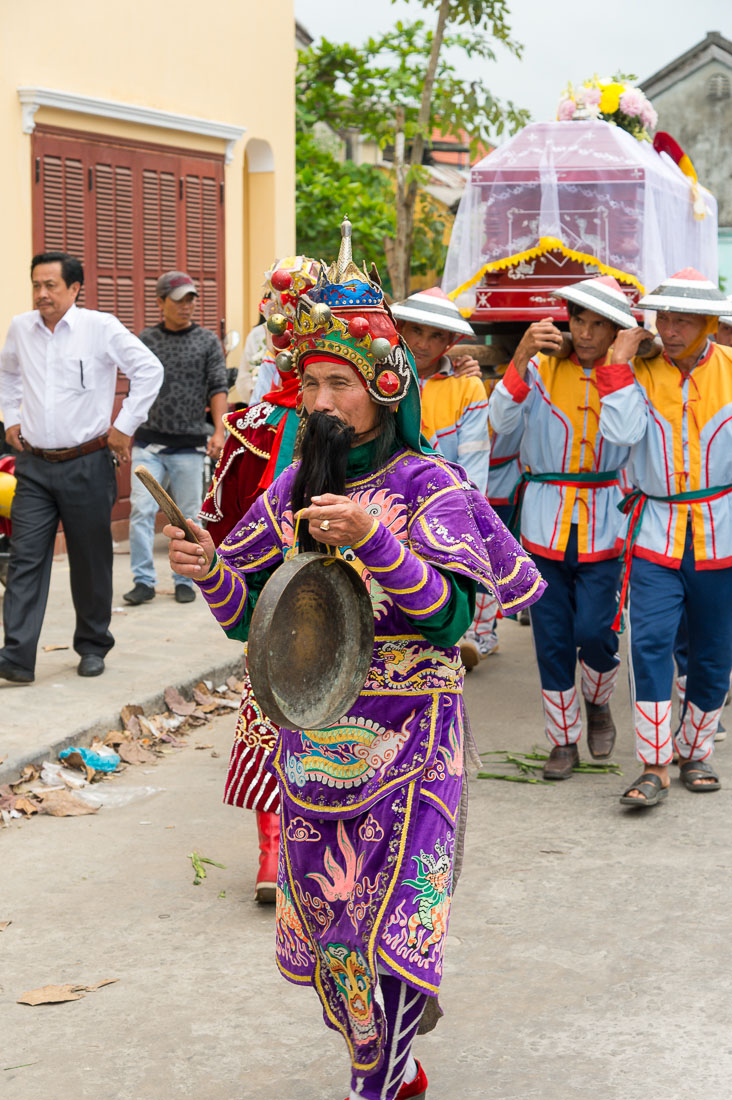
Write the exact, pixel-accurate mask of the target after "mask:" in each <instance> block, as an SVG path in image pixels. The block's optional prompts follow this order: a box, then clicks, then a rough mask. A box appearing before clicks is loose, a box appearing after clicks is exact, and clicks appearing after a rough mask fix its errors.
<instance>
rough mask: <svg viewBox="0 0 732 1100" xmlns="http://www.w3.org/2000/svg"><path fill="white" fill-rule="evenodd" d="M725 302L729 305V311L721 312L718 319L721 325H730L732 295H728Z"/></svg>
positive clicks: (731, 319)
mask: <svg viewBox="0 0 732 1100" xmlns="http://www.w3.org/2000/svg"><path fill="white" fill-rule="evenodd" d="M727 304H728V306H729V313H721V314H720V316H719V319H720V321H721V322H722V324H723V325H732V295H728V297H727Z"/></svg>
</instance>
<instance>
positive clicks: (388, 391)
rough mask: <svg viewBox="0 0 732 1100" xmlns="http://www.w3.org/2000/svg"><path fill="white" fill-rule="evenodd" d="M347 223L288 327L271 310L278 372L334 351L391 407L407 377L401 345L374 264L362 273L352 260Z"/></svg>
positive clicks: (376, 397) (403, 390)
mask: <svg viewBox="0 0 732 1100" xmlns="http://www.w3.org/2000/svg"><path fill="white" fill-rule="evenodd" d="M351 233H352V226H351V223H350V221H349V220H348V218H344V219H343V222H342V224H341V246H340V251H339V253H338V259H337V260H336V261H335V263H333V264H331V266H330V267H329V268H327V269H326V265H325V263H323V262H321V264H320V265H319V267H320V270H319V274H318V278H317V281H316V283H315V285H314V286H312V287H311V288H309V289H306V290H305V291H304V292H303V293H301V294H300V295H299V296H298V298H297V302H296V303H295V316H294V320H293V322H292V326H291V332H290V331H288V330H289V328H290V326H289V325H288V323H287V318H285V317H284V316H283V315H280V314H275V315H273V316H272V317H270V318H269V320H268V321H267V325H268V327H269V329H270V331H271V332H273V333H275V336H276V337H277V338H278V340H279V343H278V346H281V347H282V350H281V351H280V354H279V355H278V356H277V359H276V364H277V369H278V370H279V371H280V373H286V372H287V371H290V370H297V371H298V373H299V374H300V375H302V371H303V369H304V366H305V363H306V360H307V359H308V358H309V357H311V356H314V355H318V354H319V353H320V354H321V355H323V354H325V355H335V356H337V357H338V358H340V359H344V360H346V362H348V363H349V364H350V365H351V366H352V367H353V368H354V369H355V370H356V371H357V372H358V374H359V375H360V376H361V378H362V379H363V382H364V385H365V386H366V389H367V390H368V392H369V394H370V396H371V397H372V398H373V400H374V401H376V402H378V403H379V404H381V405H395V404H397V403H398V402H400V401H401V400H402V398H403V397H404V395H405V394H406V392H407V390H408V388H409V383H410V381H411V370H410V366H409V360H408V357H407V349H406V346H405V345H404V343H403V341H402V339H401V337H400V336H399V333H398V332H397V330H396V327H395V325H394V319H393V317H392V315H391V312H390V310H389V307H388V306H387V305H386V303H385V302H384V293H383V291H382V289H381V285H380V283H379V277H378V272H377V271H376V268H375V267H373V265H372V268H371V274H370V275H368V274H367V273H366V271H365V270H363V271H361V270H360V268H359V267H357V265H356V264H355V263H354V260H353V250H352V238H351Z"/></svg>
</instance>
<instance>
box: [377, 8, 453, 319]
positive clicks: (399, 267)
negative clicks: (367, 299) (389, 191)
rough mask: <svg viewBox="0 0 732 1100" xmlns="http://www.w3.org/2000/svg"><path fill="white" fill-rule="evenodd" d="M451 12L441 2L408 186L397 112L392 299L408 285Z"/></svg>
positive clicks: (400, 117) (401, 295)
mask: <svg viewBox="0 0 732 1100" xmlns="http://www.w3.org/2000/svg"><path fill="white" fill-rule="evenodd" d="M449 8H450V0H441V3H440V10H439V13H438V16H437V26H436V27H435V31H434V34H433V36H432V49H431V50H430V57H429V61H428V63H427V72H426V73H425V78H424V85H423V86H422V99H421V101H420V105H419V115H418V116H417V122H418V126H419V131H418V133H417V134H416V135H415V138H414V141H413V142H412V151H411V155H410V158H409V167H410V169H412V170H413V171H412V173H411V179H410V180H409V182H408V183H407V175H408V172H407V166H406V164H405V159H404V109H403V108H402V107H397V110H396V140H395V143H394V170H395V173H396V241H395V244H394V253H393V262H392V265H391V268H390V271H389V274H390V275H391V283H392V287H393V290H394V297H395V298H396V299H397V300H400V299H401V298H406V297H407V296H408V294H409V289H410V284H411V267H412V243H413V238H414V207H415V203H416V201H417V192H418V189H419V181H418V179H417V173H416V169H418V167H419V165H421V163H422V157H423V155H424V147H425V135H426V133H427V127H428V126H429V123H430V117H431V114H432V88H433V87H434V83H435V77H436V75H437V62H438V61H439V57H440V50H441V48H442V41H443V39H444V37H445V24H446V23H447V16H448V12H449Z"/></svg>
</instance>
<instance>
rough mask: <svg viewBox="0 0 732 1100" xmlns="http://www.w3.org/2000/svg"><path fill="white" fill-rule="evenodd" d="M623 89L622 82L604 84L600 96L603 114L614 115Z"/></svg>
mask: <svg viewBox="0 0 732 1100" xmlns="http://www.w3.org/2000/svg"><path fill="white" fill-rule="evenodd" d="M624 91H625V85H624V84H605V85H604V86H603V89H602V96H601V97H600V110H601V111H602V113H603V114H604V115H614V114H615V112H616V111H617V109H618V107H619V106H620V97H621V95H622V94H623V92H624Z"/></svg>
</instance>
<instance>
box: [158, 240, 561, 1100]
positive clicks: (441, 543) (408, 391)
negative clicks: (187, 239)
mask: <svg viewBox="0 0 732 1100" xmlns="http://www.w3.org/2000/svg"><path fill="white" fill-rule="evenodd" d="M342 233H343V244H342V247H341V253H340V255H339V258H338V261H337V262H336V263H335V264H333V265H332V266H331V268H330V269H329V270H328V271H327V272H326V271H325V269H323V270H322V271H321V274H320V278H319V281H318V283H317V285H316V286H315V287H314V288H313V289H312V290H311V291H309V292H308V293H307V294H305V295H303V296H302V297H301V299H300V301H299V303H298V306H297V312H296V317H295V322H294V332H293V336H292V348H291V350H290V351H289V352H285V353H283V354H282V355H281V356H280V357H279V362H278V369H279V370H280V372H282V371H283V370H285V371H286V370H287V369H295V370H297V372H298V375H299V376H300V377H301V379H302V400H303V405H304V414H305V417H306V420H305V429H304V432H303V438H302V444H301V452H300V460H299V461H298V462H295V463H294V464H293V465H291V466H289V467H288V468H287V469H286V470H285V471H284V472H283V473H282V474H281V475H280V476H279V477H278V478H276V479H275V481H274V482H273V483H272V485H271V486H270V487H269V488H268V489H267V490H266V491H265V493H264V494H263V495H262V496H261V497H259V498H258V500H257V501H256V502H255V503H254V504H253V505H252V507H251V508H250V510H249V511H248V513H247V515H246V516H245V517H244V518H243V519H242V521H241V522H240V523H239V524H238V525H237V526H236V527H235V528H234V529H233V530H232V531H231V533H230V534H229V535H228V536H227V537H226V539H224V541H223V542H222V543H221V544H220V545H219V547H218V549H217V550H216V551H214V546H213V543H212V541H211V539H210V536H207V535H206V533H205V532H204V531H203V530H202V529H201V528H199V527H196V526H195V525H192V526H193V529H194V531H195V533H196V534H197V535H198V536H199V537H200V538H201V545H194V544H193V543H189V542H185V541H183V538H182V532H181V531H180V530H179V529H177V528H173V527H167V528H166V529H165V531H166V534H167V535H168V537H169V538H170V539H171V544H170V554H171V561H172V562H173V563H174V565H175V569H176V571H178V572H183V573H187V575H189V576H191V577H193V579H194V580H195V581H196V583H197V584H198V586H199V588H200V590H201V592H202V594H203V596H204V598H205V599H206V600H207V602H208V603H209V606H210V607H211V610H212V612H213V614H214V616H215V618H216V619H217V620H218V622H219V624H220V625H221V626H222V627H223V629H224V630H225V631H226V633H227V634H228V635H229V636H231V637H234V638H240V639H246V637H247V632H248V627H249V623H250V620H251V613H252V610H253V607H254V604H255V603H256V600H257V596H258V594H259V592H260V591H261V590H262V588H263V586H264V584H265V583H266V581H267V580H268V579H269V577H270V576H271V575H272V573H273V572H274V570H275V569H276V568H277V567H278V566H279V565H280V564H281V563H282V562H283V560H284V559H285V557H286V556H289V554H290V553H291V552H292V551H293V548H295V549H297V548H298V547H301V548H304V549H311V548H314V547H315V545H317V544H320V545H321V547H322V546H323V545H325V546H326V547H330V548H332V549H333V550H334V552H336V553H339V554H342V555H343V557H344V558H346V559H347V560H348V561H350V562H351V564H352V565H353V566H354V568H356V569H357V570H358V572H359V573H360V575H361V577H362V579H363V581H364V583H365V585H366V587H367V589H368V591H369V593H370V596H371V601H372V606H373V613H374V619H375V640H374V651H373V659H372V664H371V668H370V670H369V673H368V676H367V679H366V682H365V684H364V687H363V690H362V692H361V694H360V695H359V697H358V699H357V700H356V702H355V704H354V705H353V707H352V708H351V709H350V710H349V711H348V713H347V714H345V715H343V717H342V718H341V719H340V720H339V722H338V723H337V724H336V725H334V726H331V727H329V728H328V729H319V730H315V729H305V730H287V729H283V730H281V732H280V736H279V739H278V742H277V746H276V748H275V750H274V753H273V757H272V763H271V766H272V768H273V769H274V771H275V773H276V775H277V777H278V780H279V784H280V793H281V805H282V823H281V845H280V866H279V879H278V897H277V962H278V965H279V968H280V970H281V972H282V974H283V976H284V977H285V978H287V979H288V980H289V981H292V982H295V983H297V984H307V985H313V986H314V987H315V989H316V991H317V994H318V996H319V998H320V1001H321V1004H322V1006H323V1014H324V1018H325V1022H326V1024H327V1025H328V1026H329V1027H332V1028H334V1029H335V1030H338V1031H340V1032H341V1034H342V1035H343V1037H344V1039H345V1041H346V1044H347V1047H348V1051H349V1054H350V1058H351V1093H350V1097H351V1098H352V1100H353V1098H359V1097H366V1098H369V1100H407V1098H413V1097H420V1096H423V1095H424V1093H425V1091H426V1088H427V1078H426V1076H425V1073H424V1070H423V1069H422V1067H421V1066H420V1065H419V1064H418V1063H417V1062H416V1061H415V1060H414V1058H413V1056H412V1053H411V1047H412V1041H413V1039H414V1036H415V1035H416V1033H417V1030H418V1028H419V1025H420V1021H422V1020H423V1018H424V1020H425V1023H423V1026H422V1030H428V1029H429V1026H433V1023H434V1020H435V1019H436V1017H437V1015H438V1014H439V1010H438V1009H437V995H438V992H439V987H440V980H441V978H442V972H443V952H444V946H445V941H446V938H447V929H448V921H449V915H450V903H451V899H452V893H453V888H454V884H455V881H456V878H457V872H458V870H459V865H460V861H461V856H462V839H463V828H464V822H465V798H464V795H465V794H466V793H467V791H466V789H464V784H463V778H464V711H463V701H462V683H463V666H462V663H461V660H460V651H459V648H458V646H457V644H456V643H457V642H458V639H459V638H460V637H461V636H462V634H463V633H464V632H465V630H466V629H467V628H468V627H469V625H470V623H471V621H472V618H473V613H474V608H475V595H476V590H477V587H478V585H482V586H484V587H485V588H487V589H488V590H489V591H491V592H493V593H495V595H496V597H497V598H498V600H499V602H500V604H501V606H502V607H503V609H504V611H506V612H508V613H515V612H516V611H517V610H519V609H520V608H522V607H526V606H528V605H529V604H531V603H533V602H534V601H535V600H537V599H538V598H539V596H540V595H541V592H542V590H543V588H544V582H543V581H542V579H541V577H540V576H539V574H538V572H537V570H536V568H535V566H534V565H533V563H532V561H531V559H530V558H529V557H528V556H527V555H526V554H525V553H524V551H523V550H522V549H521V547H520V546H519V545H518V544H517V543H516V542H515V540H514V539H513V538H512V536H511V535H510V534H509V533H508V531H507V530H506V528H505V527H504V526H503V525H502V524H501V522H500V521H499V520H498V519H497V517H496V516H495V513H494V512H493V511H492V509H491V508H490V506H489V505H488V504H487V502H486V501H485V499H484V498H483V496H482V495H481V494H480V493H479V492H478V491H477V490H476V489H475V488H474V487H473V486H472V484H471V483H470V481H469V480H468V478H467V476H466V475H465V472H464V471H463V470H462V469H461V467H460V466H457V465H455V464H453V463H450V462H448V461H447V460H446V459H443V458H441V457H440V456H438V455H435V454H434V453H432V452H431V450H430V448H429V446H428V445H427V444H426V442H425V441H424V440H423V439H422V438H421V436H420V396H419V385H418V381H417V376H416V372H415V367H414V361H413V359H412V357H411V354H410V353H409V351H408V349H407V347H406V345H405V344H404V342H403V341H402V340H401V338H400V337H399V334H398V333H397V331H396V328H395V327H394V323H393V320H392V318H391V315H390V313H389V311H388V308H387V307H386V306H385V305H384V301H383V294H382V292H381V289H380V287H379V285H378V282H377V277H376V275H375V272H374V271H373V269H372V275H371V277H368V276H366V275H365V274H364V272H363V271H360V270H359V269H358V268H357V267H356V266H355V264H354V263H353V260H352V258H351V251H350V223H348V222H344V225H343V227H342ZM427 1021H429V1022H427Z"/></svg>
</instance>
